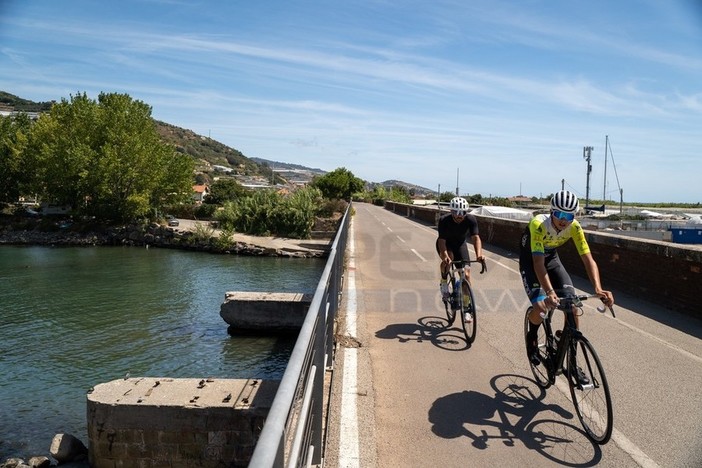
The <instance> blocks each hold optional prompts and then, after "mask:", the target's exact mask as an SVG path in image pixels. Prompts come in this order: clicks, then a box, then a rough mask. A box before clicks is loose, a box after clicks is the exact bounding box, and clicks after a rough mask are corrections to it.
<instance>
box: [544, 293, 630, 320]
mask: <svg viewBox="0 0 702 468" xmlns="http://www.w3.org/2000/svg"><path fill="white" fill-rule="evenodd" d="M593 297H596V298H597V299H600V300H602V298H601V297H600V296H598V295H597V294H575V295H572V294H567V295H565V296H564V297H562V298H560V299H561V302H560V303H559V304H558V305H557V306H556V309H560V310H566V309H567V308H569V307H570V306H572V305H573V304H576V301H586V300H588V299H591V298H593ZM596 309H597V312H599V313H601V314H602V313H604V312H605V311H606V310H607V309H609V313H610V314H612V317H614V318H617V316H616V315H615V314H614V307H607V309H606V308H605V306H604V305H602V306H597V307H596Z"/></svg>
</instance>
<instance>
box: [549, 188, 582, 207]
mask: <svg viewBox="0 0 702 468" xmlns="http://www.w3.org/2000/svg"><path fill="white" fill-rule="evenodd" d="M551 209H552V210H558V211H562V212H564V213H575V212H576V211H578V197H576V196H575V194H574V193H572V192H569V191H568V190H561V191H560V192H558V193H556V194H555V195H554V196H553V198H551Z"/></svg>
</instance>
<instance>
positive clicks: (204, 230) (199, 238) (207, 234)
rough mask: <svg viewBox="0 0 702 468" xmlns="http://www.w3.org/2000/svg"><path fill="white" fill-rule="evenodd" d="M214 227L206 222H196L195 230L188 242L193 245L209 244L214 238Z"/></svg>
mask: <svg viewBox="0 0 702 468" xmlns="http://www.w3.org/2000/svg"><path fill="white" fill-rule="evenodd" d="M214 237H215V236H214V229H213V228H212V227H211V226H210V225H208V224H204V223H195V230H194V231H193V232H192V235H191V236H190V237H189V238H188V243H189V244H191V245H198V244H208V243H210V242H212V241H213V239H214Z"/></svg>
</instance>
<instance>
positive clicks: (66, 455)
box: [49, 434, 88, 464]
mask: <svg viewBox="0 0 702 468" xmlns="http://www.w3.org/2000/svg"><path fill="white" fill-rule="evenodd" d="M49 453H50V454H51V456H52V457H54V458H55V459H56V461H58V462H59V464H60V463H65V462H70V461H77V460H81V459H83V458H85V457H86V456H87V455H88V449H87V447H86V446H85V445H83V442H81V441H80V440H79V439H78V438H76V437H74V436H72V435H71V434H56V435H55V436H54V440H52V441H51V448H50V449H49Z"/></svg>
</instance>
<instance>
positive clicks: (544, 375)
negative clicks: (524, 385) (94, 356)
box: [524, 307, 551, 388]
mask: <svg viewBox="0 0 702 468" xmlns="http://www.w3.org/2000/svg"><path fill="white" fill-rule="evenodd" d="M532 309H533V307H529V308H528V309H527V310H526V314H525V315H524V345H525V346H526V348H527V349H529V348H528V346H529V343H528V340H529V339H528V338H527V337H528V335H529V314H530V313H531V311H532ZM536 342H537V345H538V347H539V360H540V361H541V363H539V364H537V365H534V364H533V363H532V362H531V359H529V355H528V352H527V361H528V362H529V366H530V367H531V373H532V374H534V379H536V383H537V384H538V385H539V387H541V388H548V387H550V386H551V379H550V377H549V375H548V369H547V363H548V362H549V361H548V359H549V358H550V357H549V355H548V350H547V346H546V327H545V326H544V325H543V324H542V325H541V326H540V327H539V331H538V334H537V341H536Z"/></svg>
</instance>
